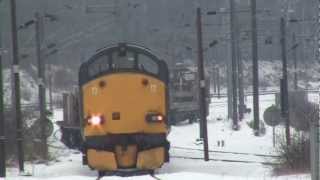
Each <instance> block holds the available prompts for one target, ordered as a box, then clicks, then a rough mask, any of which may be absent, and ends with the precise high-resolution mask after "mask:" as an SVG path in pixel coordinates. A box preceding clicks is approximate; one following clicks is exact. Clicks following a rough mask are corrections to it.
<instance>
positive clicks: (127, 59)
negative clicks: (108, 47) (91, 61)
mask: <svg viewBox="0 0 320 180" xmlns="http://www.w3.org/2000/svg"><path fill="white" fill-rule="evenodd" d="M112 66H113V68H114V69H133V68H134V66H135V56H134V53H133V52H130V51H127V52H126V54H125V55H120V54H119V52H118V51H114V52H113V53H112Z"/></svg>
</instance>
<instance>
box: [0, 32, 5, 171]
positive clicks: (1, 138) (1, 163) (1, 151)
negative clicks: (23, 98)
mask: <svg viewBox="0 0 320 180" xmlns="http://www.w3.org/2000/svg"><path fill="white" fill-rule="evenodd" d="M0 28H1V27H0ZM1 30H2V29H0V177H6V147H5V145H6V144H5V143H6V136H5V131H4V126H5V122H4V121H5V120H4V114H3V113H4V104H3V78H2V53H3V51H2V50H1V47H2V46H1V45H2V40H1V35H2V33H1Z"/></svg>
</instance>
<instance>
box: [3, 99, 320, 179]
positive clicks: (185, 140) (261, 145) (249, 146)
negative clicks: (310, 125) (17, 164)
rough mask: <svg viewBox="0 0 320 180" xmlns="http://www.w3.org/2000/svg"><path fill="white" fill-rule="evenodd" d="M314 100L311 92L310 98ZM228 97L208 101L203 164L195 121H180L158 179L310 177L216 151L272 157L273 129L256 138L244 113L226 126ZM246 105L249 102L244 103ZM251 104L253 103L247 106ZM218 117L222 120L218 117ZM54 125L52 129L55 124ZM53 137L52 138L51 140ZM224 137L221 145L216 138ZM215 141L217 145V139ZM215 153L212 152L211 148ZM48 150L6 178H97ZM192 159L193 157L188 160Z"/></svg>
mask: <svg viewBox="0 0 320 180" xmlns="http://www.w3.org/2000/svg"><path fill="white" fill-rule="evenodd" d="M310 98H311V99H313V100H315V99H316V98H317V96H316V95H313V96H310ZM260 100H261V103H260V109H261V110H260V117H261V120H262V119H263V118H262V116H263V111H264V109H266V108H267V107H269V106H270V105H271V104H273V103H274V95H263V96H260ZM246 101H247V104H248V105H250V104H251V103H252V97H248V98H247V99H246ZM226 107H227V99H226V98H221V99H215V98H214V99H212V103H211V105H210V116H209V117H208V132H209V135H208V137H209V148H210V150H211V152H210V153H209V155H210V159H211V160H210V161H208V162H204V161H203V160H201V159H198V158H203V152H202V150H201V149H202V148H203V145H202V144H201V143H198V142H197V141H196V139H197V138H198V136H199V126H198V124H191V125H190V124H187V123H185V124H184V123H181V124H180V125H177V126H173V127H172V128H171V132H170V134H169V137H168V138H169V141H170V142H171V150H170V155H171V156H172V157H171V159H170V162H169V163H167V164H165V165H164V166H163V167H162V168H160V169H158V170H157V171H156V176H157V177H158V178H159V179H161V180H177V179H183V180H194V179H201V180H202V179H203V180H213V179H219V180H220V179H223V180H238V179H239V180H309V179H311V178H310V175H309V174H298V175H291V176H278V177H275V176H273V174H272V167H271V166H269V165H263V164H261V163H260V162H272V160H271V159H270V158H269V159H268V158H266V157H260V156H254V155H240V154H232V153H231V154H230V153H229V154H228V153H219V151H229V152H242V153H255V154H267V155H268V154H269V155H273V154H275V152H274V147H273V143H272V129H271V127H268V126H267V127H266V128H267V131H266V134H265V135H264V136H261V137H255V136H254V135H253V131H252V129H251V128H250V127H249V126H248V125H247V122H248V121H251V120H252V114H249V115H246V117H245V120H244V121H243V122H240V124H241V129H240V130H239V131H232V130H231V121H230V120H227V118H226V114H227V109H226ZM249 107H250V106H249ZM250 108H252V107H250ZM54 117H55V118H54V120H53V121H57V120H61V119H62V110H56V111H55V112H54ZM218 119H221V120H218ZM55 128H57V127H55ZM282 131H283V128H281V127H278V128H277V133H281V132H282ZM52 140H54V138H53V139H52ZM222 141H224V145H223V146H222V145H221V142H222ZM218 142H220V143H218ZM54 146H61V147H63V145H62V144H61V143H60V142H54ZM212 151H214V152H212ZM50 152H51V153H54V154H56V155H57V157H58V158H57V160H56V161H54V162H50V163H49V164H48V165H43V164H39V165H32V164H28V163H27V164H26V170H27V171H28V172H29V173H31V174H32V176H31V177H22V176H18V175H17V174H18V172H17V170H16V168H10V169H9V170H8V174H9V177H7V178H6V179H8V180H40V179H46V180H70V179H77V180H94V179H96V177H97V173H96V172H95V171H91V170H90V169H89V168H88V167H87V166H83V165H82V160H81V154H80V153H79V152H76V151H71V150H67V149H53V148H51V149H50ZM182 156H183V157H191V158H195V159H187V158H182ZM223 160H244V161H254V163H241V162H225V161H223ZM102 179H103V180H149V179H154V178H152V177H151V176H150V175H144V176H133V177H116V176H111V177H110V176H108V177H104V178H102Z"/></svg>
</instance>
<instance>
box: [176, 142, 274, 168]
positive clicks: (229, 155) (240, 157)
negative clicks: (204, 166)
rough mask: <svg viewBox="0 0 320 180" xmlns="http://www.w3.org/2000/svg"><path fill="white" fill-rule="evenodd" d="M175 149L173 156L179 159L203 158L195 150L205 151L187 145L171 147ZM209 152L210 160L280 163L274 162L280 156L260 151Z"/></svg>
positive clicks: (265, 163) (266, 163)
mask: <svg viewBox="0 0 320 180" xmlns="http://www.w3.org/2000/svg"><path fill="white" fill-rule="evenodd" d="M171 148H172V149H173V150H174V151H178V152H174V153H173V155H172V156H171V157H172V158H177V159H195V160H203V158H202V157H201V156H200V155H201V154H197V155H194V154H195V152H197V151H198V152H203V150H202V149H196V148H187V147H177V146H173V147H171ZM209 154H210V155H211V156H213V157H218V158H211V159H210V161H221V162H234V163H260V164H264V165H278V164H279V163H276V162H273V161H274V160H275V159H277V158H279V156H276V155H267V154H258V153H242V152H231V151H217V150H209Z"/></svg>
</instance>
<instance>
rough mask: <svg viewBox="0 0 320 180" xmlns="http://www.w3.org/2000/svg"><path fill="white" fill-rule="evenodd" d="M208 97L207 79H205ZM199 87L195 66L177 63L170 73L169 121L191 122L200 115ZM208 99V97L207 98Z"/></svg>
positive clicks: (173, 122)
mask: <svg viewBox="0 0 320 180" xmlns="http://www.w3.org/2000/svg"><path fill="white" fill-rule="evenodd" d="M206 87H207V88H206V90H207V96H208V97H209V87H210V85H209V81H206ZM198 91H199V87H198V77H197V72H196V68H195V67H192V66H186V65H183V64H177V65H176V66H175V67H174V68H173V69H172V70H171V73H170V117H171V118H170V123H171V124H177V123H179V122H181V121H185V120H188V121H189V123H193V122H195V121H197V120H198V118H199V116H200V109H199V97H198V95H199V93H198ZM207 99H209V98H207ZM208 108H209V101H207V109H206V110H207V111H206V112H207V115H208Z"/></svg>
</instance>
